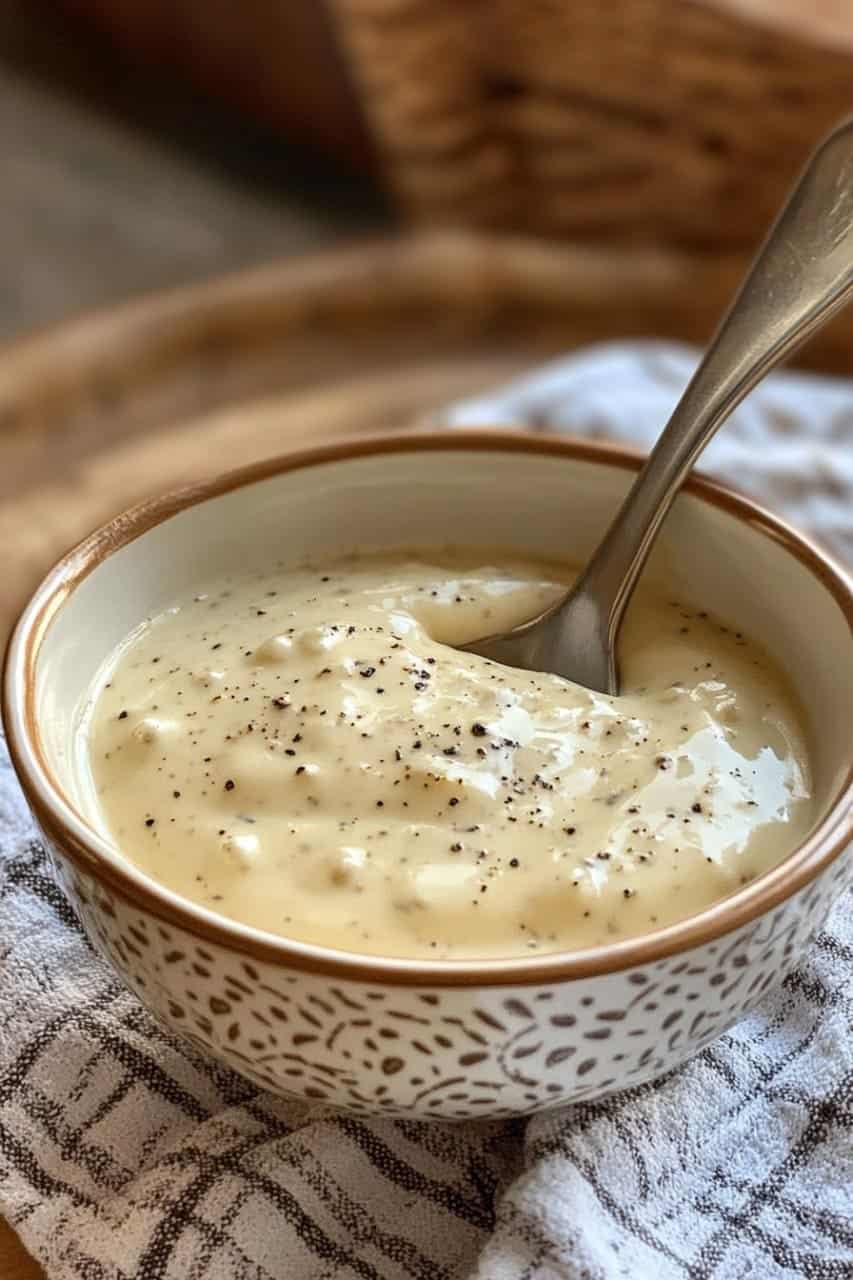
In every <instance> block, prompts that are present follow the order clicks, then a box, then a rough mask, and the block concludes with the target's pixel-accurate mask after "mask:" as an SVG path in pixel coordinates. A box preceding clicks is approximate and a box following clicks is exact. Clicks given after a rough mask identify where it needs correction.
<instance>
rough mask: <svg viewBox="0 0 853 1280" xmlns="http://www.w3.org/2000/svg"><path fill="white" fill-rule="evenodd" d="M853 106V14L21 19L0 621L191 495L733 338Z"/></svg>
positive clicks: (514, 1) (157, 13)
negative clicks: (750, 277) (644, 344)
mask: <svg viewBox="0 0 853 1280" xmlns="http://www.w3.org/2000/svg"><path fill="white" fill-rule="evenodd" d="M851 91H853V6H851V5H850V4H849V3H848V0H809V3H808V4H804V3H802V0H608V3H606V4H604V3H601V0H465V3H462V2H461V0H302V2H300V0H241V3H240V4H234V3H233V2H232V0H0V173H2V179H3V180H2V188H0V190H2V198H0V338H2V339H4V340H6V341H7V344H11V345H6V346H5V348H4V349H3V350H2V352H0V459H2V466H0V537H2V538H3V540H4V545H5V546H7V547H9V548H11V551H12V554H11V556H10V559H9V565H10V567H9V571H8V572H7V573H6V575H5V578H4V581H3V582H2V583H0V633H2V631H3V630H4V629H6V628H7V627H8V622H9V619H10V617H11V616H12V613H13V610H14V608H15V606H16V604H17V603H18V602H19V601H20V599H21V598H22V597H23V595H24V594H25V593H26V591H27V590H28V589H29V588H30V586H31V585H32V583H33V581H34V580H35V578H36V576H37V575H38V574H39V573H40V572H42V571H43V569H44V568H45V566H46V565H47V564H48V563H49V561H50V560H51V559H52V558H53V557H54V556H56V555H57V554H58V553H59V552H61V551H62V550H63V549H64V548H65V547H66V546H67V545H68V544H69V543H70V542H72V541H73V540H74V539H76V538H77V537H79V536H80V535H81V534H82V533H83V532H85V531H86V530H87V529H89V528H91V527H92V526H93V525H94V524H95V523H97V522H99V521H100V520H102V519H104V518H106V517H108V516H109V515H110V514H112V513H113V512H114V511H116V510H117V509H119V508H120V507H121V506H123V505H125V504H126V503H127V502H130V501H133V500H135V499H137V498H140V497H144V496H146V495H147V494H149V493H152V492H155V491H157V490H158V489H162V488H163V487H165V486H167V485H173V484H175V483H181V482H184V481H186V480H189V479H194V478H196V477H197V476H199V475H202V474H205V473H209V472H210V471H212V470H213V471H215V470H220V469H224V468H225V467H229V466H233V465H237V464H239V463H241V462H247V461H250V460H252V459H253V458H256V457H260V456H263V455H264V454H270V453H273V452H277V451H279V450H281V449H282V448H285V447H289V446H290V445H293V444H297V443H303V442H305V441H306V440H309V439H316V438H320V437H322V436H325V435H336V434H341V433H342V432H347V431H356V430H365V429H368V428H371V429H375V430H382V429H386V428H389V427H400V426H407V425H412V424H416V423H419V422H423V421H425V420H429V416H430V414H432V413H434V412H435V410H436V409H437V408H438V407H439V406H441V405H442V404H445V403H447V402H448V401H449V400H451V399H453V398H455V397H457V396H459V395H464V394H468V393H469V392H471V391H473V390H476V389H479V388H481V387H485V386H488V385H490V384H493V383H496V382H499V381H500V380H502V379H504V378H505V377H507V376H509V375H511V374H513V373H515V372H517V371H518V370H520V369H522V368H524V367H526V366H528V365H530V364H531V363H534V362H535V361H537V360H541V359H543V358H545V357H548V356H551V355H554V354H556V353H559V352H563V351H566V350H568V349H570V348H573V347H576V346H578V345H581V344H584V343H587V342H591V341H595V340H599V339H602V338H617V337H625V336H631V335H643V336H648V335H661V336H667V337H675V338H679V339H684V340H688V341H694V342H701V341H703V340H704V339H705V338H706V337H707V335H708V333H709V331H710V329H711V327H712V325H713V322H714V320H715V319H716V317H717V316H718V315H719V312H720V309H721V308H722V306H723V305H724V304H725V302H726V300H727V298H728V296H729V294H730V291H731V288H732V286H733V284H734V282H735V281H736V280H737V278H738V276H739V274H740V272H741V271H742V270H743V267H744V265H745V263H746V261H747V259H748V257H749V256H750V254H751V253H752V251H753V250H754V248H755V245H756V242H757V241H758V239H759V238H760V237H761V235H762V233H763V231H764V229H765V228H766V226H767V223H768V221H769V219H770V217H771V216H772V214H773V212H774V210H775V208H776V207H777V205H778V202H779V200H780V199H781V197H782V194H783V192H784V190H785V188H786V187H787V186H788V185H789V183H790V182H791V180H792V178H793V176H794V174H795V173H796V171H797V169H798V167H799V166H800V164H801V163H802V161H803V159H804V158H805V156H806V154H807V152H808V151H809V150H810V148H811V147H812V146H813V144H814V142H815V141H816V139H817V138H818V137H819V136H820V135H821V133H822V132H823V131H824V130H826V129H827V128H828V127H830V126H831V125H832V124H833V123H834V122H835V121H836V120H837V119H838V118H839V117H841V116H843V115H844V114H845V113H846V112H847V111H848V110H849V108H850V104H851V99H853V93H852V92H851ZM234 273H236V274H234ZM163 291H166V292H163ZM93 309H95V311H94V314H93ZM78 316H82V317H83V318H82V319H79V320H77V319H75V317H78ZM56 324H59V328H58V329H47V330H46V331H45V332H44V334H43V335H42V336H35V337H29V336H26V335H29V334H31V333H33V332H34V331H41V330H45V326H53V325H56ZM851 338H853V318H851V317H841V318H840V319H839V320H838V321H836V322H834V323H833V325H831V326H830V327H829V328H828V329H826V330H825V331H824V332H823V333H822V334H821V335H820V336H819V338H818V339H817V340H816V342H815V343H814V344H812V346H811V347H809V348H808V349H807V350H806V351H805V353H804V354H803V356H802V357H801V362H802V363H806V364H809V365H812V366H814V367H819V368H823V369H832V370H836V371H847V367H848V351H849V348H850V341H851Z"/></svg>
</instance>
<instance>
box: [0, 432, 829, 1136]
mask: <svg viewBox="0 0 853 1280" xmlns="http://www.w3.org/2000/svg"><path fill="white" fill-rule="evenodd" d="M635 466H636V461H635V460H634V459H633V458H631V457H630V456H627V455H623V454H621V453H613V452H611V451H608V450H606V449H604V448H601V447H597V446H590V445H578V444H572V443H566V442H560V441H550V440H539V439H537V438H531V437H517V436H513V435H511V434H508V433H499V432H495V433H488V432H474V433H459V434H454V435H453V436H452V437H450V436H438V437H434V436H408V437H395V438H390V437H389V438H385V439H383V440H375V441H371V442H360V443H355V444H348V445H346V446H341V447H338V448H333V449H328V450H324V451H318V452H315V453H312V454H304V455H300V456H298V457H294V456H291V457H290V458H287V459H284V460H281V461H279V462H275V463H269V464H264V465H262V466H261V467H257V468H254V469H252V470H251V471H249V472H246V473H242V474H240V475H237V476H231V477H226V478H224V479H223V480H221V481H220V482H218V483H217V484H215V485H212V486H210V487H209V488H208V489H206V490H201V491H198V492H193V493H189V494H182V495H177V496H176V497H173V498H167V499H164V500H162V501H161V502H158V503H154V504H150V505H149V506H146V507H143V508H141V509H139V510H137V511H136V512H133V513H131V514H130V515H128V516H125V517H121V518H119V519H118V520H117V521H115V522H113V524H112V525H110V526H108V527H107V528H106V529H104V530H102V531H100V532H99V533H98V534H96V535H94V536H93V537H92V538H91V539H89V540H88V541H87V542H86V543H85V544H83V545H82V546H81V547H79V548H77V549H76V550H75V551H74V552H71V553H70V554H69V556H68V557H66V559H65V560H64V561H63V562H62V563H61V564H60V565H59V566H58V567H57V568H56V569H55V570H54V571H53V573H52V574H51V575H50V576H49V577H48V579H47V580H46V581H45V583H44V584H43V585H42V587H41V588H40V589H39V591H38V592H37V593H36V596H35V597H34V599H33V601H32V602H31V604H30V605H29V606H28V608H27V610H26V611H25V613H24V615H23V617H22V619H21V622H20V623H19V626H18V629H17V631H16V633H15V636H14V638H13V642H12V644H11V646H10V650H9V655H8V661H7V671H6V683H5V692H4V697H5V717H6V723H7V730H8V735H9V742H10V747H11V749H12V753H13V758H14V761H15V764H16V767H17V770H18V773H19V776H20V778H21V781H22V783H23V785H24V788H25V790H26V793H27V795H28V798H29V800H30V803H31V805H32V807H33V810H34V812H35V814H36V817H37V820H38V822H39V824H40V826H41V828H42V831H43V832H44V835H45V839H46V842H47V844H48V847H49V849H50V851H51V854H52V857H53V860H54V864H55V866H56V870H57V875H58V878H59V880H60V883H61V884H62V886H63V888H64V889H65V891H66V893H67V894H68V896H69V898H70V899H71V901H72V902H73V903H74V905H75V907H76V909H77V911H78V913H79V915H80V918H81V920H82V922H83V925H84V927H85V929H86V931H87V933H88V935H89V937H90V938H91V940H92V942H93V943H94V945H95V946H96V947H97V948H98V949H99V950H100V951H101V952H102V953H103V954H104V955H105V956H107V957H108V959H109V960H110V961H111V962H112V963H113V965H114V966H115V967H116V969H117V970H118V971H119V972H120V973H121V974H122V975H123V977H124V978H125V980H126V981H127V982H128V984H129V985H130V986H131V987H132V988H133V990H134V991H136V992H137V994H138V995H139V997H140V999H142V1000H143V1001H144V1002H145V1003H146V1004H147V1005H148V1006H149V1008H151V1009H152V1010H153V1011H154V1012H155V1013H156V1014H158V1015H159V1017H160V1018H162V1020H163V1021H164V1022H166V1023H167V1024H168V1025H169V1026H171V1027H172V1028H174V1030H176V1031H177V1032H179V1033H181V1034H182V1035H184V1036H186V1037H188V1038H189V1039H190V1040H192V1041H193V1042H194V1043H195V1044H196V1045H198V1046H199V1047H200V1048H202V1049H204V1050H205V1051H207V1052H210V1053H213V1054H214V1055H215V1056H216V1057H218V1058H220V1059H221V1060H222V1061H224V1062H226V1063H228V1064H229V1065H230V1066H232V1067H234V1068H236V1069H237V1070H238V1071H241V1072H242V1073H243V1074H244V1075H246V1076H248V1077H250V1078H251V1079H253V1080H257V1081H259V1082H260V1083H262V1084H264V1085H267V1086H269V1087H270V1088H272V1089H274V1090H276V1091H278V1092H282V1093H288V1094H296V1095H299V1096H301V1097H304V1098H308V1099H312V1100H316V1101H318V1102H324V1103H330V1104H334V1105H339V1106H344V1107H347V1108H350V1109H353V1110H357V1111H362V1112H376V1111H381V1112H384V1113H387V1114H420V1115H427V1116H436V1117H445V1118H462V1117H471V1116H483V1117H486V1116H497V1115H508V1114H512V1113H519V1112H527V1111H534V1110H538V1109H541V1108H544V1107H549V1106H556V1105H560V1104H564V1103H566V1102H572V1101H577V1100H580V1099H584V1098H592V1097H596V1096H599V1095H601V1094H604V1093H607V1092H609V1091H612V1090H615V1089H619V1088H624V1087H626V1086H629V1085H632V1084H637V1083H639V1082H641V1081H643V1080H648V1079H651V1078H653V1077H654V1076H657V1075H659V1074H661V1073H662V1072H665V1071H667V1070H669V1069H671V1068H672V1067H675V1066H677V1065H678V1064H679V1063H681V1062H683V1061H684V1060H685V1059H686V1058H687V1057H689V1056H690V1055H691V1054H693V1053H695V1052H696V1051H697V1050H698V1049H700V1048H701V1047H702V1046H703V1045H705V1044H707V1043H708V1042H709V1041H711V1040H713V1039H714V1038H715V1037H716V1036H718V1035H719V1034H720V1033H721V1031H723V1030H725V1028H726V1027H728V1026H729V1025H731V1023H732V1022H734V1021H735V1020H736V1019H737V1018H738V1017H739V1016H740V1015H741V1014H742V1013H743V1012H744V1011H745V1010H747V1009H748V1008H750V1007H751V1006H752V1005H754V1004H755V1003H757V1002H758V1001H759V1000H760V999H761V997H762V996H763V995H764V993H765V992H766V991H767V990H768V988H769V987H771V986H772V985H773V984H775V983H777V982H779V981H780V979H781V978H782V977H783V976H784V974H785V973H786V972H787V971H788V970H789V969H790V968H791V967H792V966H793V965H795V964H796V962H797V960H798V958H799V956H800V955H801V954H802V951H803V949H804V948H805V947H806V946H807V944H808V942H809V939H810V937H811V936H812V934H813V933H814V932H815V931H816V930H817V929H818V928H819V927H820V925H821V924H822V922H823V920H824V918H825V916H826V913H827V911H828V909H829V907H830V905H831V903H832V901H833V900H834V898H835V897H836V896H837V894H838V893H839V892H840V891H841V890H842V888H843V887H845V886H846V885H847V884H848V883H850V882H851V880H853V860H851V859H850V858H848V857H847V856H845V848H846V845H847V842H848V840H849V838H850V823H851V776H850V774H851V770H850V757H851V748H850V734H849V725H850V723H851V722H853V687H851V682H850V680H849V672H850V669H851V660H852V659H853V635H851V618H853V601H851V587H850V583H849V581H847V580H846V579H845V577H844V575H843V574H842V573H841V571H840V570H838V569H837V568H836V567H834V566H833V565H831V564H830V563H829V562H828V561H827V560H826V559H824V558H823V557H822V556H821V555H820V554H819V553H818V552H817V551H815V550H814V549H813V548H811V547H809V546H808V544H806V543H805V542H803V541H802V540H800V539H798V538H797V537H796V535H794V534H793V533H792V532H791V531H790V530H788V529H786V528H785V527H784V526H783V525H781V524H779V523H778V522H776V521H774V520H773V519H772V518H770V517H768V516H766V515H765V514H764V513H762V512H760V511H758V510H757V509H756V508H754V507H753V506H751V505H750V504H748V503H746V502H743V501H742V500H740V499H736V498H734V497H733V496H732V495H730V494H728V493H726V492H724V491H722V490H719V489H716V488H715V487H713V486H711V485H707V484H705V483H702V482H694V483H693V484H692V485H691V487H690V492H689V494H686V495H684V496H683V497H682V498H680V499H679V502H678V503H677V505H676V508H675V510H674V512H673V515H672V517H671V518H670V520H669V521H668V524H667V528H666V530H665V532H664V535H663V538H662V542H661V545H660V547H659V548H658V549H657V550H656V552H655V556H654V563H653V565H652V566H651V572H652V573H653V574H654V575H655V576H656V577H657V578H658V579H659V580H660V581H661V582H666V583H668V584H670V586H671V589H672V591H673V593H674V594H676V595H678V596H679V598H682V599H684V600H685V601H686V602H687V603H693V604H696V605H699V606H701V607H706V608H709V609H711V610H713V611H714V612H715V613H717V614H718V615H721V616H724V617H729V618H731V619H733V620H734V619H735V618H736V619H737V621H738V623H739V625H741V626H743V627H744V628H745V629H748V630H749V631H750V632H751V633H752V634H753V635H754V636H755V637H756V638H757V639H759V640H760V641H762V642H763V643H764V644H765V645H766V646H767V647H768V648H770V650H771V651H772V652H773V653H774V654H775V656H776V657H777V658H778V659H779V660H780V661H781V662H782V663H783V664H784V665H785V666H786V667H787V668H788V670H789V672H790V673H791V675H792V677H793V681H794V684H795V686H796V687H797V688H798V689H799V692H800V695H801V699H802V700H803V703H804V707H805V711H806V718H807V721H808V724H807V728H808V730H809V733H810V736H811V739H812V752H813V763H814V773H815V790H816V793H817V798H818V810H819V820H818V823H817V826H816V828H815V830H814V831H813V832H812V833H811V835H810V837H809V839H808V840H807V841H806V843H805V844H804V845H802V846H801V847H800V848H799V849H797V850H795V851H793V852H792V853H791V855H790V856H789V857H788V858H787V859H786V860H785V861H784V862H783V863H782V864H781V865H780V866H779V867H777V868H776V869H774V870H773V871H771V872H769V873H767V874H766V875H764V876H762V877H760V878H759V879H758V880H756V881H754V882H753V883H752V884H751V885H749V886H748V887H747V888H745V889H744V890H743V891H741V892H740V893H738V894H736V895H734V896H732V897H731V898H729V899H727V900H725V901H724V902H722V903H719V904H717V905H716V906H714V907H712V908H710V909H709V910H707V911H705V912H702V913H701V914H699V915H696V916H694V917H692V918H691V919H689V920H687V921H684V922H683V923H681V924H678V925H674V926H671V927H669V928H667V929H664V930H660V931H659V932H658V933H655V934H652V935H649V936H648V937H645V938H642V939H639V940H636V941H634V942H631V941H628V942H621V943H619V944H615V945H613V946H609V947H604V948H597V949H591V950H587V951H582V952H575V953H572V954H568V955H567V954H562V955H560V954H557V955H551V956H538V957H525V958H522V959H518V960H507V961H489V962H472V961H467V962H454V963H449V962H441V961H429V962H419V961H407V960H394V959H389V960H385V959H383V958H373V957H362V956H355V955H348V954H346V953H343V952H335V951H332V950H328V949H323V948H319V947H314V946H310V945H307V944H299V943H294V942H289V941H286V940H283V939H278V938H274V937H272V936H271V935H267V934H263V933H260V932H258V931H256V930H253V929H250V928H248V927H246V926H242V925H238V924H235V923H233V922H229V921H226V920H223V919H222V918H220V917H217V916H216V915H214V914H212V913H211V912H209V911H207V910H205V909H204V908H202V907H197V906H194V905H192V904H189V903H186V902H184V901H182V900H181V899H179V898H177V897H176V896H175V895H174V894H172V893H170V892H169V891H167V890H165V889H163V888H161V887H159V886H158V885H156V884H154V883H153V882H152V881H150V880H149V879H147V877H145V876H144V875H143V874H142V873H141V872H140V871H138V870H137V869H136V868H134V867H133V866H131V865H130V864H129V863H127V862H126V861H125V860H124V859H123V858H122V856H121V853H120V851H118V850H116V849H114V848H113V847H112V846H111V845H110V843H109V841H108V839H107V838H106V834H105V832H104V831H103V829H102V828H101V826H100V819H99V816H98V813H97V808H96V806H95V804H94V801H93V796H92V792H91V782H90V780H89V778H88V773H87V769H86V766H85V744H84V743H82V742H81V741H80V734H79V732H77V725H78V719H79V714H80V711H81V709H82V702H83V700H84V699H85V694H86V690H87V688H88V687H89V683H90V681H91V678H92V676H93V674H94V672H95V671H96V669H97V668H98V666H99V665H100V663H101V662H102V661H103V660H104V659H105V658H106V657H107V656H108V654H109V653H110V652H111V650H112V648H113V647H114V645H115V644H116V642H117V641H118V640H119V639H120V638H121V637H122V636H123V635H124V634H126V632H127V631H128V630H129V629H130V628H131V627H132V626H133V625H134V624H135V623H136V622H138V621H139V619H140V618H141V617H143V616H145V615H146V614H147V613H149V612H151V611H153V610H155V609H158V608H160V607H162V605H163V604H164V603H165V602H166V601H167V600H169V599H170V598H173V597H174V596H175V595H176V594H179V593H180V592H181V591H182V590H185V589H186V588H187V587H189V586H192V585H193V583H195V582H197V581H198V580H199V579H200V578H201V577H202V576H205V577H207V576H210V575H211V573H216V572H227V571H228V570H229V569H232V568H234V567H235V566H238V565H239V564H241V563H245V562H246V559H247V557H248V558H249V559H251V560H255V561H258V560H259V559H260V558H261V557H262V555H264V556H266V558H269V556H270V554H271V553H272V555H273V556H276V555H278V556H280V555H282V554H286V555H290V556H292V557H293V558H294V559H298V558H301V557H303V556H305V555H306V554H312V555H319V556H322V555H334V554H339V553H340V552H341V550H344V549H349V548H351V547H352V546H353V544H355V545H357V546H359V547H361V548H363V549H365V550H368V549H375V548H377V547H381V546H396V547H401V546H408V547H416V546H424V547H429V546H436V545H438V544H441V543H446V542H455V543H459V544H463V545H466V546H477V545H481V546H483V547H494V546H495V545H503V546H506V547H508V548H512V549H513V550H515V551H516V552H518V553H521V554H532V555H543V554H544V555H552V556H553V555H562V556H565V557H566V558H582V557H583V556H584V555H585V554H587V553H588V551H589V550H590V549H591V547H592V545H593V544H594V541H595V539H596V538H597V537H598V536H599V534H600V532H601V529H602V525H603V524H604V522H605V521H606V518H607V513H608V512H609V511H611V510H612V509H613V507H614V505H615V503H616V502H618V500H619V498H620V496H621V495H622V493H624V491H625V489H626V487H627V485H628V483H629V482H630V478H631V473H632V470H633V469H634V468H635Z"/></svg>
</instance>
